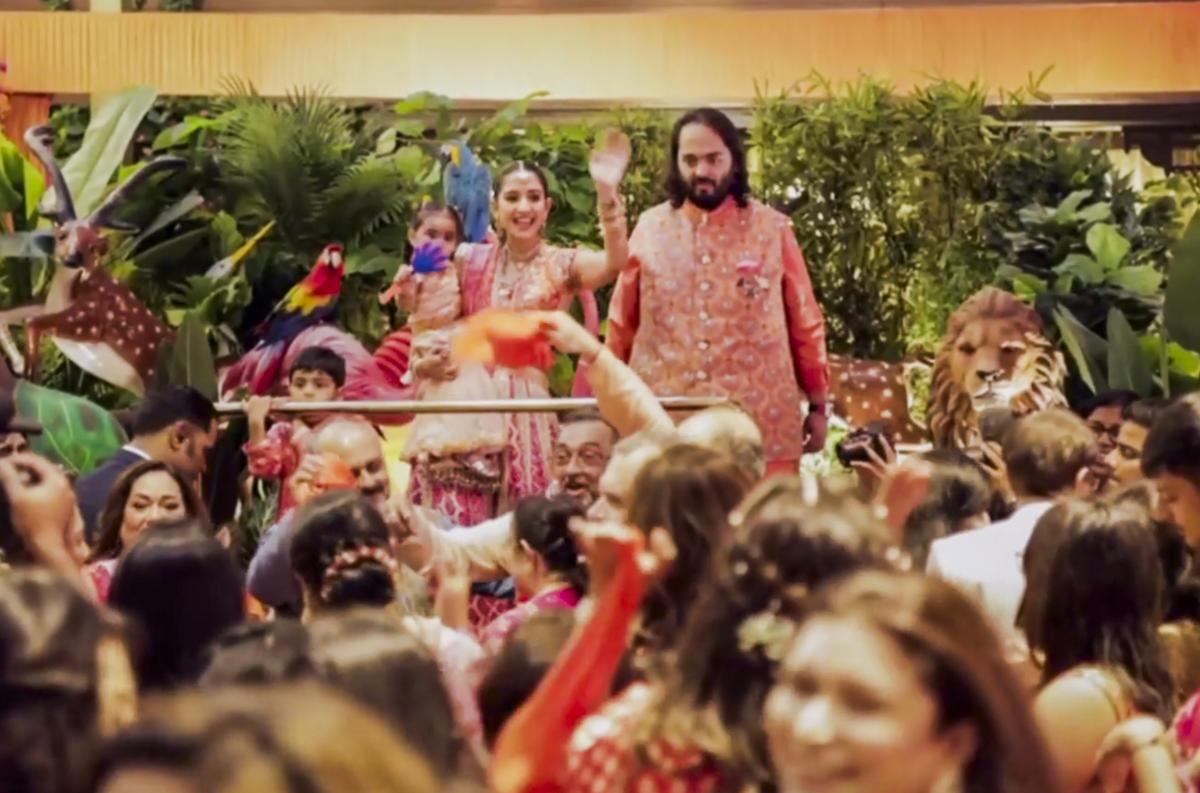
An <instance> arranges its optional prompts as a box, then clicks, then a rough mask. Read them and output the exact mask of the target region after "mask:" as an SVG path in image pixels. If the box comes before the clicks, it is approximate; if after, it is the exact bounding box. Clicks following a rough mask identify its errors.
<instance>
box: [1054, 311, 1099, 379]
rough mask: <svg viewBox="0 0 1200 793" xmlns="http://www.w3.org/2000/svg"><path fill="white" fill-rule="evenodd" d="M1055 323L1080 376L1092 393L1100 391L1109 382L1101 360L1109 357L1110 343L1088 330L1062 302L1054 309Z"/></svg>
mask: <svg viewBox="0 0 1200 793" xmlns="http://www.w3.org/2000/svg"><path fill="white" fill-rule="evenodd" d="M1054 324H1055V325H1057V326H1058V332H1059V335H1060V336H1061V337H1062V341H1063V343H1064V344H1065V345H1066V346H1067V351H1068V352H1069V353H1070V354H1071V360H1073V361H1074V362H1075V368H1076V369H1077V370H1078V371H1079V376H1080V377H1081V378H1082V379H1083V382H1084V383H1085V384H1086V385H1087V387H1088V388H1090V389H1091V390H1092V393H1097V392H1099V391H1100V390H1101V389H1102V387H1103V386H1104V384H1105V383H1107V378H1106V377H1105V374H1104V368H1103V365H1102V363H1101V362H1102V361H1105V360H1106V359H1107V357H1108V343H1107V342H1105V341H1104V339H1102V338H1100V337H1099V336H1097V335H1096V334H1095V333H1092V332H1091V331H1090V330H1088V329H1087V327H1086V326H1085V325H1084V324H1083V323H1082V322H1080V321H1079V320H1078V319H1076V318H1075V315H1074V314H1072V313H1071V312H1070V310H1069V309H1067V307H1066V306H1063V305H1061V304H1060V305H1059V306H1058V307H1057V308H1055V310H1054Z"/></svg>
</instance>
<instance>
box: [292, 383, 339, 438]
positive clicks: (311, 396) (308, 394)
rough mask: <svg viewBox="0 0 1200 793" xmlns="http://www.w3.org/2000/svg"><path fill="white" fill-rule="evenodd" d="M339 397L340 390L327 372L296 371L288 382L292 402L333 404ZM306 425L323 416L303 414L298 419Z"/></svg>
mask: <svg viewBox="0 0 1200 793" xmlns="http://www.w3.org/2000/svg"><path fill="white" fill-rule="evenodd" d="M340 396H341V389H340V388H338V385H337V383H335V382H334V381H333V378H332V377H330V376H329V374H328V373H327V372H321V371H317V370H316V369H297V370H295V371H294V372H292V377H291V379H290V380H289V381H288V397H289V398H290V399H291V400H292V401H293V402H334V401H337V399H338V398H339V397H340ZM300 418H301V420H302V421H304V423H306V424H310V425H311V424H314V423H316V422H318V421H320V420H321V419H322V418H324V414H321V413H312V414H308V413H306V414H304V415H303V416H301V417H300Z"/></svg>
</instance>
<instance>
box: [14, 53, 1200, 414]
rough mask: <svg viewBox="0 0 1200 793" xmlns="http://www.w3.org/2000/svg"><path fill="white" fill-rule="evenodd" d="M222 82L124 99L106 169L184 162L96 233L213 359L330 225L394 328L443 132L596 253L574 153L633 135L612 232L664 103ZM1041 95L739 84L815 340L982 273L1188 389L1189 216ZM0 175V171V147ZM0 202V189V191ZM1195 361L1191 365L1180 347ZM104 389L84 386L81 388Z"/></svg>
mask: <svg viewBox="0 0 1200 793" xmlns="http://www.w3.org/2000/svg"><path fill="white" fill-rule="evenodd" d="M230 93H231V96H229V97H227V98H225V99H222V100H216V101H214V100H211V99H204V98H194V97H182V98H160V99H158V100H157V101H155V102H154V103H153V105H152V106H151V107H150V108H149V110H148V111H147V112H146V113H145V116H144V118H143V119H142V120H141V122H140V124H138V125H137V129H136V133H135V134H134V135H133V138H132V143H131V145H130V146H129V147H128V148H127V150H126V152H125V155H124V159H123V161H122V164H123V165H124V166H127V167H129V166H136V164H137V163H138V162H141V161H144V160H146V159H149V158H150V157H152V156H154V155H155V154H164V153H169V154H172V155H178V156H182V157H185V158H187V159H188V161H189V164H190V166H189V168H188V169H187V171H186V172H185V173H182V174H179V175H177V176H173V177H171V178H170V179H166V180H163V181H161V182H159V183H157V184H155V185H152V186H150V187H148V188H147V189H146V190H144V191H142V192H143V193H144V195H139V196H138V197H137V201H135V203H134V205H133V206H132V207H130V209H129V212H128V213H127V219H129V220H131V221H133V222H135V223H137V224H139V225H140V226H141V227H142V228H143V229H144V231H143V232H142V233H141V234H139V235H137V236H130V237H125V238H115V239H114V245H113V253H112V254H111V255H110V259H109V262H108V266H109V267H110V268H112V270H113V271H114V272H115V273H117V274H118V276H119V277H121V278H123V279H125V280H127V281H128V282H129V283H130V284H131V286H132V287H133V288H134V290H135V291H136V292H137V294H138V295H139V296H140V297H141V298H142V299H143V300H144V301H145V302H146V303H147V305H149V306H150V307H151V308H152V309H153V310H155V311H158V312H161V313H162V314H163V315H164V316H166V317H167V319H168V321H169V322H170V323H171V324H172V325H176V326H178V325H179V324H181V323H182V322H183V321H184V319H185V317H189V316H192V315H194V317H195V320H196V321H199V322H202V323H203V326H204V329H205V333H206V336H207V339H208V341H209V344H210V345H211V346H212V348H213V349H214V350H215V351H216V355H217V358H218V359H225V358H229V357H232V356H235V355H236V354H237V353H238V351H239V350H238V347H239V345H240V344H245V343H247V342H250V341H252V340H253V338H254V336H253V329H254V328H255V327H256V326H257V325H258V323H259V322H261V320H262V319H263V318H264V316H265V315H266V313H267V312H268V311H269V310H270V309H271V307H272V306H274V304H275V303H276V302H277V300H278V299H279V298H280V297H281V296H282V295H283V294H284V292H286V290H287V289H288V288H290V287H291V286H292V285H293V284H294V283H295V282H296V281H297V280H299V279H300V278H301V277H303V275H304V274H305V273H307V272H308V270H309V269H310V267H311V266H312V263H313V261H314V259H315V257H316V255H317V252H318V251H319V250H320V249H321V247H322V246H323V245H325V244H326V243H328V242H331V241H334V240H339V241H342V242H344V243H345V244H346V245H347V277H346V281H345V286H344V288H343V295H342V300H341V303H340V309H339V311H340V315H339V321H340V322H341V323H342V324H343V325H344V326H345V327H346V328H347V329H348V330H349V331H350V332H351V333H353V334H355V335H357V336H359V337H361V338H362V339H363V340H364V342H365V343H367V344H368V346H369V345H371V344H372V343H373V342H375V341H377V340H378V339H379V338H380V337H381V336H382V335H383V334H384V333H385V332H386V331H387V330H388V328H389V325H390V324H391V323H390V322H389V314H388V313H387V312H390V310H391V309H386V310H385V309H381V307H380V306H379V304H378V299H377V295H378V293H379V292H380V291H381V290H382V289H383V288H384V287H385V286H386V284H387V283H388V282H389V280H390V278H391V277H392V275H393V274H394V272H395V270H396V268H397V267H398V266H399V264H400V262H401V261H402V259H403V257H404V256H405V253H406V246H407V226H408V223H409V220H410V219H411V217H412V214H413V212H414V211H415V209H416V208H417V207H418V206H419V205H420V203H421V201H423V200H424V199H425V198H426V197H441V194H442V184H441V178H442V163H441V161H440V159H439V149H440V148H441V146H442V145H443V144H444V143H447V142H450V141H452V140H456V139H460V138H465V139H466V140H467V141H468V143H469V144H470V145H471V147H472V148H473V149H474V150H475V152H476V153H477V154H478V155H479V156H480V157H481V159H483V160H484V161H485V162H486V163H488V164H489V165H490V166H491V167H492V168H493V169H494V170H499V169H500V168H501V167H503V166H504V165H505V164H507V163H508V162H511V161H513V160H518V159H520V160H525V161H530V162H535V163H538V164H539V165H541V166H543V167H544V168H545V170H546V171H547V173H548V175H549V180H550V193H551V198H552V199H553V201H554V210H553V212H552V213H551V218H550V223H549V228H548V236H549V237H550V239H551V240H553V241H555V242H557V243H560V244H582V245H591V246H598V245H599V244H600V236H599V230H598V225H597V221H596V213H595V193H594V188H593V186H592V183H591V179H590V177H589V175H588V168H587V165H588V158H589V153H590V150H591V147H592V144H593V141H594V140H595V139H596V136H597V134H598V133H599V132H600V131H602V130H603V129H604V128H606V127H610V126H616V127H618V128H620V129H622V130H624V131H625V132H626V134H628V135H629V136H630V138H631V139H632V141H633V161H632V163H631V165H630V168H629V170H628V172H627V174H626V177H625V181H624V183H623V191H624V193H625V198H626V203H627V206H628V214H629V219H630V223H631V225H632V223H633V222H634V221H635V220H636V218H637V216H638V214H640V213H641V212H642V211H644V210H645V209H647V208H649V207H650V206H652V205H654V204H656V203H658V202H659V201H661V200H662V199H663V197H664V189H663V184H664V182H665V176H666V173H667V171H668V162H667V156H668V155H667V141H668V135H669V132H670V118H669V117H668V116H667V115H665V114H663V113H660V112H656V111H651V110H644V109H621V110H617V111H615V112H612V113H597V114H584V115H571V116H566V115H564V116H557V117H551V116H547V115H541V114H540V112H539V107H538V104H537V103H538V99H539V98H540V96H541V95H540V94H532V95H530V96H528V97H526V98H524V99H522V100H521V101H518V102H514V103H513V104H511V105H509V106H506V107H503V108H500V109H499V110H497V111H496V112H494V113H490V114H478V113H467V112H464V111H462V110H459V109H456V108H455V107H454V105H453V103H452V102H451V101H450V100H449V99H447V98H446V97H442V96H438V95H435V94H430V93H421V94H415V95H413V96H410V97H407V98H405V99H403V100H401V101H399V102H396V103H393V104H390V105H388V106H380V105H361V106H349V105H345V104H342V103H338V102H334V101H333V100H331V99H329V98H328V97H326V96H324V95H322V94H319V93H312V92H308V93H297V94H294V95H292V96H290V97H286V98H284V99H267V98H263V97H260V96H257V95H256V94H255V93H254V91H253V89H252V88H250V87H248V86H239V85H236V84H235V85H232V86H231V91H230ZM1040 98H1041V95H1040V94H1039V92H1038V88H1037V82H1036V81H1034V82H1032V83H1031V84H1030V85H1029V86H1026V87H1025V88H1023V89H1022V90H1021V91H1018V92H1017V93H1015V94H1010V95H1007V96H1006V97H1005V98H1004V100H1003V101H1002V102H1001V104H1000V106H999V107H996V106H995V105H994V104H992V103H991V102H990V101H989V99H988V94H987V92H986V91H985V90H984V88H983V87H982V86H980V85H976V84H969V85H959V84H955V83H951V82H948V81H934V82H931V83H929V84H928V85H926V86H923V87H921V88H918V89H916V90H914V91H912V92H911V93H908V94H904V95H901V94H897V93H896V92H895V91H894V90H893V89H892V88H891V87H890V86H889V85H887V84H886V83H883V82H880V81H877V80H872V79H869V78H863V79H861V80H859V81H857V82H855V83H852V84H850V85H844V86H834V85H832V84H830V83H829V82H828V81H825V80H823V79H821V78H820V77H818V76H811V77H809V78H807V79H805V80H803V81H801V82H799V83H797V84H796V85H794V86H791V87H789V88H788V89H787V90H784V91H776V92H771V91H769V90H767V89H766V88H765V87H764V88H763V89H762V90H761V91H760V93H759V96H758V97H757V99H756V101H755V104H754V108H753V111H754V115H753V124H752V126H751V129H750V130H749V133H750V134H749V144H750V160H751V171H752V179H753V182H754V187H755V192H756V195H757V196H759V197H760V198H762V200H764V201H766V202H768V203H770V204H772V205H774V206H778V207H781V208H782V209H784V211H786V212H787V214H788V215H789V216H790V217H791V218H792V221H793V224H794V226H795V228H796V231H797V237H798V238H799V240H800V242H801V245H802V246H803V247H804V250H805V254H806V257H807V259H808V261H809V268H810V274H811V275H812V277H813V280H814V285H815V288H816V290H817V293H818V296H819V299H820V300H821V303H822V305H823V308H824V310H825V314H826V318H827V322H828V326H829V333H830V344H831V346H832V347H833V348H834V349H836V350H839V351H844V352H849V353H852V354H856V355H860V356H867V357H875V358H887V359H896V358H899V357H902V356H905V355H911V354H914V353H917V354H920V353H927V352H929V351H931V350H932V349H933V348H934V346H935V345H936V342H937V340H938V339H939V337H940V336H941V333H942V330H943V327H944V324H945V320H946V318H947V316H948V315H949V313H950V312H951V311H953V309H954V308H956V307H957V306H958V305H959V304H960V303H961V302H962V300H963V299H965V298H966V297H967V296H968V295H970V294H972V293H973V292H974V291H976V290H977V289H978V288H979V287H980V286H982V285H984V284H987V283H992V282H995V281H997V280H999V281H1000V282H1001V283H1004V284H1007V285H1009V286H1010V287H1011V288H1013V289H1014V290H1015V291H1017V292H1019V293H1021V294H1023V295H1024V296H1026V297H1027V298H1029V299H1030V300H1032V301H1036V302H1037V304H1038V307H1039V308H1040V309H1042V310H1043V312H1044V313H1045V315H1046V317H1047V318H1048V319H1049V320H1051V322H1050V324H1051V326H1052V327H1053V328H1055V329H1057V330H1059V331H1060V332H1061V335H1062V340H1063V343H1064V346H1066V347H1067V348H1068V352H1070V353H1072V354H1071V360H1072V362H1073V363H1075V364H1076V366H1077V368H1078V367H1079V364H1080V362H1081V361H1082V362H1083V364H1082V365H1083V367H1084V368H1083V369H1081V371H1080V375H1081V380H1086V379H1087V378H1084V377H1083V372H1085V371H1086V372H1087V375H1088V377H1090V378H1091V381H1092V382H1094V383H1096V384H1098V385H1102V384H1107V383H1108V382H1109V370H1110V368H1112V367H1111V366H1110V364H1111V362H1110V360H1109V357H1110V356H1109V342H1108V341H1107V336H1108V334H1110V333H1111V332H1113V331H1114V329H1116V330H1115V332H1116V333H1118V334H1123V333H1124V327H1123V326H1121V325H1120V320H1113V321H1112V322H1110V315H1111V314H1112V309H1113V308H1116V309H1118V310H1119V312H1120V314H1121V316H1122V317H1123V318H1124V319H1125V320H1126V321H1127V325H1128V326H1129V328H1130V329H1131V330H1132V333H1133V334H1134V335H1135V337H1136V338H1137V342H1138V345H1139V346H1140V348H1141V350H1142V352H1143V355H1144V357H1145V362H1146V363H1147V365H1148V366H1149V368H1150V371H1151V372H1153V373H1154V378H1155V381H1156V382H1160V381H1164V382H1166V383H1167V384H1168V385H1171V384H1173V383H1178V384H1185V383H1186V377H1187V376H1188V375H1186V374H1185V373H1186V372H1188V371H1191V369H1189V367H1191V365H1192V363H1193V361H1192V358H1190V357H1189V356H1190V355H1191V353H1190V352H1189V349H1190V345H1183V344H1182V342H1181V341H1180V340H1179V339H1176V338H1175V336H1173V335H1172V336H1171V338H1170V339H1166V337H1165V335H1164V336H1163V337H1162V338H1161V339H1160V335H1159V330H1160V328H1159V325H1160V324H1161V323H1159V321H1158V319H1157V317H1158V315H1159V313H1160V311H1159V305H1160V303H1161V293H1162V286H1163V285H1162V283H1161V281H1162V277H1163V273H1164V272H1165V270H1164V263H1165V262H1166V261H1167V259H1168V255H1167V251H1168V249H1169V247H1170V244H1171V242H1172V240H1173V239H1174V238H1175V237H1176V236H1177V235H1178V233H1179V224H1180V220H1181V218H1182V217H1183V216H1184V214H1185V213H1186V212H1187V211H1188V210H1189V209H1190V207H1188V206H1187V205H1186V202H1184V201H1181V200H1180V199H1179V198H1178V196H1179V195H1182V194H1183V193H1182V192H1181V191H1180V190H1178V189H1176V188H1175V187H1174V186H1170V185H1166V186H1163V185H1155V186H1153V187H1151V188H1149V189H1147V190H1143V191H1140V192H1139V191H1135V190H1133V189H1132V188H1131V187H1130V186H1129V184H1128V183H1127V182H1126V181H1124V180H1122V179H1120V178H1118V177H1116V176H1115V175H1114V173H1113V167H1112V166H1111V164H1110V163H1109V162H1108V160H1107V157H1106V156H1105V154H1104V146H1106V145H1107V142H1106V141H1105V140H1103V139H1088V138H1068V137H1063V136H1060V135H1058V134H1055V133H1052V132H1051V131H1049V130H1047V129H1045V128H1043V127H1040V126H1038V125H1036V124H1031V123H1023V122H1021V121H1020V116H1021V110H1022V108H1023V107H1024V105H1025V103H1027V102H1029V101H1034V100H1038V99H1040ZM52 123H54V125H55V127H56V129H57V131H58V141H59V151H60V157H63V156H70V155H71V154H72V153H73V151H75V150H77V149H78V146H79V143H80V141H81V140H82V137H83V129H85V128H86V127H87V123H88V113H87V111H86V109H82V108H72V107H64V108H58V109H56V110H55V111H54V113H53V116H52ZM0 170H4V172H5V173H9V172H10V170H11V169H10V168H9V167H8V164H7V163H6V161H5V160H4V159H3V151H2V149H0ZM10 181H11V180H10ZM1072 196H1074V197H1072ZM8 197H9V194H8V193H7V192H6V191H5V189H4V186H3V185H0V202H3V201H5V199H6V198H8ZM272 219H274V220H276V221H277V223H278V225H277V227H276V228H275V230H274V231H272V232H271V234H269V235H268V236H267V237H266V238H265V239H264V240H263V242H262V243H261V244H260V245H259V246H258V248H256V249H255V251H254V252H253V253H252V254H251V255H250V256H249V257H248V258H247V259H246V260H245V261H244V262H243V264H242V265H241V267H240V269H238V270H237V271H236V272H235V273H234V274H233V275H231V276H228V277H225V278H220V279H216V280H213V279H208V278H205V277H204V272H205V270H206V269H207V268H208V267H209V266H210V265H211V264H212V263H213V262H215V261H217V260H219V259H221V258H222V257H224V256H226V255H228V254H229V253H231V252H232V251H234V250H236V249H237V247H238V246H239V245H241V243H242V242H243V241H244V240H245V239H246V238H248V237H249V236H250V235H251V234H253V233H254V232H255V231H257V230H258V229H260V228H261V227H262V226H263V225H264V224H265V223H266V222H268V221H269V220H272ZM9 269H10V270H12V269H13V268H9ZM24 272H25V273H26V275H25V276H23V277H24V280H25V281H26V282H27V283H26V284H22V283H13V281H12V278H10V277H9V276H8V275H7V274H3V273H0V302H3V303H5V304H10V301H11V300H14V299H15V296H16V295H18V294H32V293H34V292H36V291H37V289H38V288H39V286H40V285H43V284H44V281H45V273H44V268H43V270H41V271H39V270H38V266H37V265H35V267H34V268H33V269H30V268H28V267H26V268H24ZM1197 278H1200V276H1197ZM1183 280H1185V279H1183V278H1182V277H1181V283H1182V282H1183ZM1167 286H1168V290H1169V288H1170V284H1169V283H1168V284H1167ZM605 291H606V290H602V292H601V294H600V295H599V297H600V300H601V309H602V311H603V310H604V307H605V304H606V294H605ZM1168 294H1169V292H1168ZM1168 301H1169V298H1168ZM1168 313H1169V312H1168ZM395 321H396V318H394V317H393V318H391V322H395ZM1063 327H1066V328H1068V331H1066V332H1063V331H1062V328H1063ZM1198 333H1200V331H1198ZM1081 339H1082V341H1081ZM1155 340H1158V341H1155ZM1128 342H1129V339H1128V336H1127V335H1123V336H1121V337H1120V338H1119V339H1118V344H1117V345H1114V346H1118V347H1120V349H1121V350H1122V352H1121V356H1126V357H1127V356H1128V355H1129V354H1130V351H1131V350H1132V345H1130V344H1129V343H1128ZM1159 342H1161V343H1159ZM1155 344H1157V346H1155ZM1072 345H1075V347H1077V348H1079V349H1078V355H1076V354H1074V353H1073V352H1072V350H1071V346H1072ZM1097 345H1098V346H1097ZM1121 361H1124V358H1119V359H1118V362H1119V365H1118V366H1117V367H1116V369H1117V370H1118V372H1123V373H1124V374H1119V375H1118V376H1119V377H1122V378H1125V379H1126V380H1129V379H1131V378H1134V377H1137V378H1139V382H1142V383H1143V384H1144V378H1143V377H1142V376H1143V375H1144V371H1142V370H1140V369H1129V368H1128V367H1126V366H1125V364H1124V363H1121ZM1163 361H1166V362H1167V363H1168V364H1169V367H1168V368H1169V371H1168V374H1167V375H1165V376H1164V375H1163V374H1162V372H1163V371H1166V370H1164V369H1163V363H1162V362H1163ZM569 364H570V362H569V361H561V362H560V363H559V366H558V368H556V370H555V383H556V386H555V388H556V391H558V392H561V391H563V390H564V389H565V388H567V387H568V386H569V382H570V374H571V372H572V371H573V367H569ZM1195 368H1196V369H1197V370H1198V371H1196V372H1192V375H1193V376H1194V375H1197V374H1200V362H1197V365H1196V367H1195ZM70 369H71V368H70V367H69V366H58V367H57V368H55V367H51V368H50V369H49V370H48V371H49V372H50V374H51V376H53V377H61V378H62V379H61V381H57V382H56V386H57V387H65V386H68V385H78V386H80V387H84V388H89V389H90V388H92V387H93V384H92V383H90V382H83V381H81V380H80V378H81V377H82V375H80V374H78V373H75V372H72V371H71V370H70ZM86 393H91V391H86ZM113 396H114V395H113V394H112V393H110V392H106V391H104V390H101V391H100V392H98V394H97V399H99V400H101V401H104V400H108V399H110V398H112V397H113ZM106 404H107V402H106Z"/></svg>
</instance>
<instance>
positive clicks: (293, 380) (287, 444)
mask: <svg viewBox="0 0 1200 793" xmlns="http://www.w3.org/2000/svg"><path fill="white" fill-rule="evenodd" d="M345 384H346V362H345V361H343V360H342V358H341V356H339V355H338V354H337V353H335V352H333V351H332V350H328V349H326V348H324V347H309V348H308V349H307V350H304V351H303V352H302V353H300V355H299V356H297V358H296V362H295V363H294V364H293V365H292V368H291V369H290V370H289V371H288V400H289V401H291V402H333V401H336V400H338V399H340V398H341V393H342V386H343V385H345ZM273 402H274V400H272V399H271V398H270V397H251V399H250V401H249V402H248V403H247V405H246V419H247V421H249V423H250V440H249V441H248V442H247V443H246V445H245V447H244V449H245V452H246V457H247V458H248V459H249V468H250V474H251V475H252V476H255V477H257V478H259V479H278V480H280V481H282V482H283V483H284V485H283V489H282V491H281V492H280V494H279V512H278V515H279V516H281V517H282V516H283V515H284V514H286V513H287V512H288V510H290V509H291V508H292V507H293V506H295V501H296V500H295V494H293V493H292V492H291V491H290V488H289V487H288V485H287V481H288V480H289V479H290V478H291V476H292V474H293V473H295V471H296V468H297V466H299V464H300V459H301V458H302V457H303V456H304V449H305V446H306V445H307V443H308V438H309V436H310V435H311V434H312V431H313V430H314V429H316V428H317V427H318V426H319V425H320V424H322V423H323V422H324V421H325V420H327V419H328V418H330V417H332V416H335V415H337V414H334V413H301V414H300V415H298V416H297V417H295V418H294V419H291V420H289V421H278V422H276V423H275V424H273V425H272V426H271V429H270V431H268V430H267V414H269V413H270V412H271V406H272V404H273Z"/></svg>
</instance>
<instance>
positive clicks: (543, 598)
mask: <svg viewBox="0 0 1200 793" xmlns="http://www.w3.org/2000/svg"><path fill="white" fill-rule="evenodd" d="M581 598H582V595H581V594H580V592H579V590H578V589H576V588H575V587H573V586H571V585H570V584H567V585H565V586H563V587H561V588H559V589H555V590H552V591H550V592H543V593H542V594H540V595H536V596H534V597H532V598H530V599H529V600H526V601H525V602H524V603H521V604H519V605H518V606H517V607H516V608H514V609H511V610H509V611H506V612H504V613H503V614H501V615H500V616H498V617H496V618H495V619H494V620H492V621H491V622H490V623H488V625H487V626H486V627H485V628H484V629H483V630H482V631H480V633H479V643H480V644H482V645H483V649H484V650H486V651H487V652H488V653H489V654H490V655H495V654H496V653H498V652H500V650H501V648H503V647H504V643H505V642H506V641H508V637H509V636H510V635H512V632H513V631H515V630H516V629H517V628H519V627H520V626H521V623H523V622H525V620H527V619H529V618H530V617H532V616H533V615H534V614H537V613H538V612H539V611H543V610H545V609H574V608H575V607H576V606H578V605H579V601H580V599H581Z"/></svg>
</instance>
